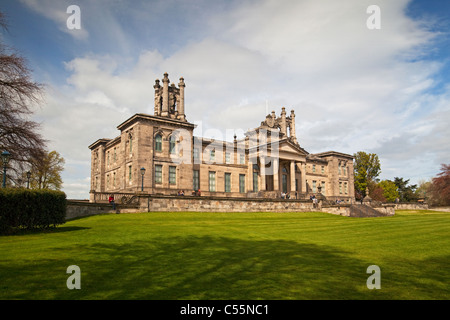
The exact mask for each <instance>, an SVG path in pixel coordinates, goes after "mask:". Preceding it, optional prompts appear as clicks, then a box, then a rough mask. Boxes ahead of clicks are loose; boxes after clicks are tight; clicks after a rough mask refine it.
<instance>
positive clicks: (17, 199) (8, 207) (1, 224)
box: [0, 188, 66, 233]
mask: <svg viewBox="0 0 450 320" xmlns="http://www.w3.org/2000/svg"><path fill="white" fill-rule="evenodd" d="M65 219H66V194H65V193H64V192H61V191H53V190H28V189H9V188H7V189H0V232H1V233H4V232H7V231H8V230H11V229H13V228H27V229H34V228H41V229H46V228H49V227H50V226H56V225H59V224H63V223H64V222H65Z"/></svg>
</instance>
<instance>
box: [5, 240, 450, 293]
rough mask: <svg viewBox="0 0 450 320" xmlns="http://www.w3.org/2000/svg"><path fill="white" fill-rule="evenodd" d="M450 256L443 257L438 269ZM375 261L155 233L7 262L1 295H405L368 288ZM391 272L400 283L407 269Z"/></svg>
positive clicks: (306, 248) (323, 250)
mask: <svg viewBox="0 0 450 320" xmlns="http://www.w3.org/2000/svg"><path fill="white" fill-rule="evenodd" d="M444 262H445V261H444V259H443V260H442V261H441V260H436V261H435V265H434V267H438V265H441V264H442V266H441V267H443V264H444ZM73 264H75V265H78V266H79V267H80V269H81V290H69V289H67V287H66V280H67V278H68V277H69V275H68V274H66V269H67V267H68V266H69V265H73ZM370 264H371V262H367V261H362V260H359V259H355V258H352V257H351V255H350V254H349V253H348V252H343V251H337V250H336V249H335V248H332V247H328V246H319V245H315V244H308V243H298V242H294V241H284V240H243V239H237V238H226V237H219V238H217V237H211V236H204V237H198V236H186V237H167V238H155V239H151V238H150V240H149V241H137V242H132V243H126V244H124V245H119V244H114V245H113V244H110V245H107V244H92V245H88V246H81V247H77V249H76V251H74V256H73V259H58V260H40V261H28V262H26V261H22V262H21V264H20V265H18V264H14V263H10V262H8V263H7V264H5V265H2V264H1V263H0V267H1V269H2V272H1V273H0V283H1V285H0V298H2V299H162V300H174V299H194V300H198V299H205V300H206V299H218V300H220V299H230V300H233V299H250V300H254V299H272V300H286V299H377V298H382V299H402V296H400V295H399V293H398V292H396V291H392V290H369V289H367V287H366V280H367V277H368V276H369V275H368V274H366V269H367V267H368V266H369V265H370ZM436 264H437V265H436ZM391 276H394V277H397V278H395V279H396V281H399V282H400V284H401V283H402V279H406V278H407V276H408V275H402V274H395V275H391ZM405 277H406V278H405ZM383 279H384V278H383ZM408 281H410V282H409V283H408V285H411V286H414V285H418V283H414V280H413V279H408ZM383 283H384V282H383ZM431 286H432V285H431ZM401 289H402V288H399V290H401ZM429 289H433V288H431V287H430V288H429ZM403 290H407V288H403Z"/></svg>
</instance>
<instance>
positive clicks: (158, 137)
mask: <svg viewBox="0 0 450 320" xmlns="http://www.w3.org/2000/svg"><path fill="white" fill-rule="evenodd" d="M155 151H162V136H161V135H160V134H159V133H158V134H157V135H156V136H155Z"/></svg>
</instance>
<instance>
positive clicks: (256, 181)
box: [253, 172, 258, 192]
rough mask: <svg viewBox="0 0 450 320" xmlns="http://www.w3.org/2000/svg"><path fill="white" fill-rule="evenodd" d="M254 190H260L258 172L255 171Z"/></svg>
mask: <svg viewBox="0 0 450 320" xmlns="http://www.w3.org/2000/svg"><path fill="white" fill-rule="evenodd" d="M253 192H258V172H253Z"/></svg>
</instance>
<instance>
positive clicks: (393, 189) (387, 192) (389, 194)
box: [378, 180, 399, 202]
mask: <svg viewBox="0 0 450 320" xmlns="http://www.w3.org/2000/svg"><path fill="white" fill-rule="evenodd" d="M378 186H379V187H380V188H382V189H383V196H384V198H385V199H386V201H387V202H394V201H395V199H397V198H398V197H399V194H398V190H397V186H396V185H395V183H394V182H393V181H391V180H383V181H380V182H379V183H378Z"/></svg>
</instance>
